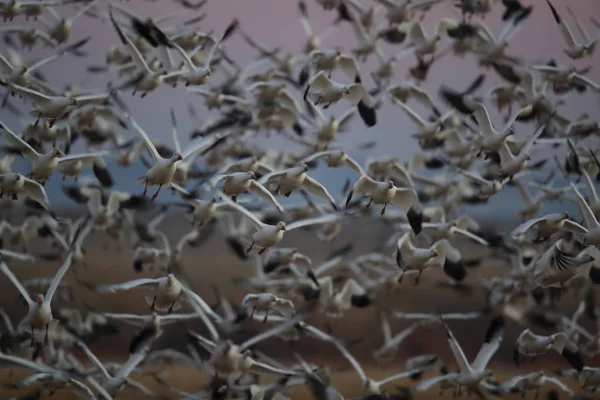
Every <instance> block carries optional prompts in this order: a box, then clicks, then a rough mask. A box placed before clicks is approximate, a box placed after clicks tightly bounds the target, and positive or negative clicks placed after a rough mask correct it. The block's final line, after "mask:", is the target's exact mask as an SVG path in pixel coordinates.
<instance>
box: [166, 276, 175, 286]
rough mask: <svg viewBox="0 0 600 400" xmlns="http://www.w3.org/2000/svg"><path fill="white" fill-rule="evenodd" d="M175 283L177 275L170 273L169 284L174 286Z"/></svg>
mask: <svg viewBox="0 0 600 400" xmlns="http://www.w3.org/2000/svg"><path fill="white" fill-rule="evenodd" d="M174 283H175V275H173V274H168V275H167V286H173V284H174Z"/></svg>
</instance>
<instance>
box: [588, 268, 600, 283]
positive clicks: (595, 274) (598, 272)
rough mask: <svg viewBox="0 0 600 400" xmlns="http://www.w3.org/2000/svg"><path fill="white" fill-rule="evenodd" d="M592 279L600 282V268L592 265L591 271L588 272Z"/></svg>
mask: <svg viewBox="0 0 600 400" xmlns="http://www.w3.org/2000/svg"><path fill="white" fill-rule="evenodd" d="M588 276H589V278H590V280H591V281H592V282H593V283H595V284H596V285H598V284H600V268H597V267H594V266H592V268H590V273H589V274H588Z"/></svg>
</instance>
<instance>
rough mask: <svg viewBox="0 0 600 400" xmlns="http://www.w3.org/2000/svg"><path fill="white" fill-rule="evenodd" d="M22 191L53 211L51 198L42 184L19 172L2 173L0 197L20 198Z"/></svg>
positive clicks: (0, 177)
mask: <svg viewBox="0 0 600 400" xmlns="http://www.w3.org/2000/svg"><path fill="white" fill-rule="evenodd" d="M22 192H24V193H25V194H27V196H29V197H31V198H32V199H33V200H35V201H37V202H38V203H40V204H41V205H42V207H44V208H45V209H46V210H48V211H51V207H50V200H49V199H48V196H47V195H46V191H45V190H44V187H43V186H42V185H41V184H39V183H38V182H36V181H34V180H32V179H29V178H26V177H25V176H23V175H21V174H19V173H17V172H10V173H7V174H1V175H0V199H1V198H3V197H4V196H8V197H10V198H11V199H12V200H18V199H19V194H20V193H22Z"/></svg>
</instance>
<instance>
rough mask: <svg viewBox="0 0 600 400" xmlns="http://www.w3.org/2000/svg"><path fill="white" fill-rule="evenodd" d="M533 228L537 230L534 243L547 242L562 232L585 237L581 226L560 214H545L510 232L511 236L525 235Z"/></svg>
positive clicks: (566, 214) (563, 213) (567, 215)
mask: <svg viewBox="0 0 600 400" xmlns="http://www.w3.org/2000/svg"><path fill="white" fill-rule="evenodd" d="M534 228H535V229H537V235H536V237H535V239H534V240H535V241H536V242H542V241H544V240H547V239H549V238H550V236H552V235H554V234H555V233H557V232H560V231H562V230H566V231H568V232H572V233H578V234H582V235H585V233H586V232H587V230H586V229H585V228H584V227H583V226H581V225H579V224H578V223H577V222H575V221H571V220H570V219H569V213H567V212H562V213H552V214H546V215H544V216H542V217H538V218H533V219H530V220H529V221H526V222H524V223H522V224H521V225H519V226H517V227H516V228H515V229H514V230H513V231H512V232H511V236H513V237H515V236H519V235H523V234H526V233H527V232H528V231H529V230H530V229H534Z"/></svg>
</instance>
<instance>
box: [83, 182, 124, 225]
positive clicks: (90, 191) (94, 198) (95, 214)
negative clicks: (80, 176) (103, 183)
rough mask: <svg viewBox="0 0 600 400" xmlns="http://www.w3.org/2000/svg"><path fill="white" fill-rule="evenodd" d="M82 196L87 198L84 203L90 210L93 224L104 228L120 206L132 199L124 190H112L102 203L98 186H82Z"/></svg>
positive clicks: (101, 195)
mask: <svg viewBox="0 0 600 400" xmlns="http://www.w3.org/2000/svg"><path fill="white" fill-rule="evenodd" d="M81 192H82V194H83V196H85V197H86V198H87V200H86V202H85V204H86V206H87V208H88V210H89V212H90V216H91V218H92V221H93V223H94V226H96V227H99V228H105V227H107V225H108V224H109V223H110V222H111V221H112V220H113V219H114V218H115V217H116V216H117V215H118V213H119V211H120V210H121V206H122V205H124V204H125V203H127V202H128V201H130V200H131V199H132V195H131V194H129V193H126V192H119V191H112V192H110V194H109V195H108V199H107V200H106V204H102V203H103V197H104V196H103V193H102V190H101V189H100V188H95V187H89V188H82V190H81Z"/></svg>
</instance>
